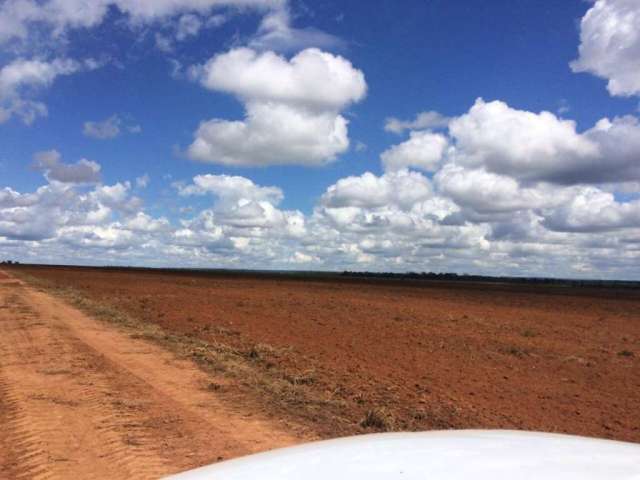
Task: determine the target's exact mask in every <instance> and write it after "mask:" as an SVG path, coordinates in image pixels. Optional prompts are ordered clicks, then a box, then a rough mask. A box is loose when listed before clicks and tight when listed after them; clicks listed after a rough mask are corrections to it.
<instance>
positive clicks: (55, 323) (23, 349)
mask: <svg viewBox="0 0 640 480" xmlns="http://www.w3.org/2000/svg"><path fill="white" fill-rule="evenodd" d="M211 381H212V379H211V377H210V376H209V375H207V374H205V373H204V372H202V371H201V370H200V369H198V368H197V367H196V366H195V365H193V363H192V362H190V361H185V360H180V359H177V358H176V357H175V355H173V354H171V353H168V352H167V351H165V350H163V349H162V348H160V347H158V346H156V345H153V344H150V343H149V342H146V341H143V340H141V339H137V338H131V336H130V335H126V334H123V333H122V332H120V331H118V330H117V329H114V328H113V327H111V326H105V324H103V323H102V322H98V321H96V320H94V319H92V318H89V317H87V316H85V315H84V314H82V313H81V312H79V311H78V310H76V309H75V308H72V307H69V306H68V305H66V304H64V303H63V302H61V301H59V300H56V299H54V298H52V297H50V296H48V295H46V294H43V293H41V292H36V291H34V290H33V289H32V288H29V287H27V286H25V285H24V284H22V283H21V282H19V281H16V280H15V279H12V278H11V277H8V276H6V275H4V274H3V273H2V272H0V425H1V426H2V428H0V478H3V479H4V478H6V479H19V478H25V479H26V478H28V479H66V478H87V479H88V478H110V479H116V478H127V479H129V478H131V479H146V478H149V479H151V478H159V477H160V476H163V475H165V474H169V473H174V472H178V471H182V470H185V469H189V468H192V467H194V466H198V465H202V464H206V463H211V462H214V461H216V460H219V459H221V458H230V457H235V456H238V455H243V454H247V453H251V452H256V451H260V450H264V449H268V448H273V447H275V446H284V445H288V444H292V443H296V442H299V441H300V440H301V438H304V437H303V436H301V435H296V433H295V432H296V430H295V428H292V426H291V425H287V424H286V423H283V422H275V421H273V420H270V419H267V418H265V417H260V416H259V415H254V414H253V413H252V412H251V411H248V410H245V409H244V408H241V406H233V405H230V404H229V403H223V402H221V401H220V399H219V398H218V395H217V394H216V393H215V392H213V391H211V388H210V385H211Z"/></svg>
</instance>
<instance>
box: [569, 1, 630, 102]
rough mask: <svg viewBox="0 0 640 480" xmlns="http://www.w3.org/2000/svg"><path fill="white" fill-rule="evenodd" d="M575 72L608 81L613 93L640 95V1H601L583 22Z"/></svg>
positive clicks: (573, 67)
mask: <svg viewBox="0 0 640 480" xmlns="http://www.w3.org/2000/svg"><path fill="white" fill-rule="evenodd" d="M579 53H580V55H579V57H578V59H577V60H575V61H573V62H572V63H571V68H572V69H573V71H574V72H589V73H592V74H594V75H597V76H598V77H602V78H604V79H606V80H607V82H608V83H607V89H608V90H609V93H611V95H618V96H630V95H640V2H638V1H637V0H597V1H596V2H595V3H594V4H593V6H592V7H591V8H590V9H589V10H588V11H587V13H586V14H585V16H584V17H583V18H582V21H581V23H580V48H579Z"/></svg>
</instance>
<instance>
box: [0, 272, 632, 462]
mask: <svg viewBox="0 0 640 480" xmlns="http://www.w3.org/2000/svg"><path fill="white" fill-rule="evenodd" d="M10 271H11V273H12V274H13V275H16V276H20V278H23V279H25V280H26V281H28V282H29V283H30V284H32V285H36V286H38V287H40V288H43V289H45V290H46V291H47V292H49V293H54V294H55V295H56V297H57V298H60V299H63V300H65V301H66V302H67V303H72V304H74V305H76V306H77V307H79V308H80V309H82V310H83V311H85V312H86V313H89V314H90V315H91V317H95V318H99V319H101V320H104V321H107V322H112V324H114V325H116V326H118V328H114V327H113V326H109V325H108V324H105V323H104V322H103V323H102V326H101V327H99V328H101V329H103V330H104V331H105V332H108V333H109V334H110V335H119V336H120V337H118V338H119V339H121V338H125V339H127V340H128V341H136V342H142V343H141V344H140V346H139V347H137V348H140V349H147V350H146V351H147V352H148V353H146V354H145V355H144V356H143V357H142V358H145V359H146V361H147V362H150V361H154V360H153V359H154V358H155V357H158V358H165V357H162V355H164V356H166V355H170V356H171V354H168V353H167V351H171V352H173V353H174V354H177V355H178V356H180V357H181V358H191V359H192V360H194V361H195V362H197V363H198V364H199V366H200V367H201V369H200V370H199V375H204V377H202V382H201V385H200V390H199V392H200V394H201V395H202V394H203V391H204V392H205V393H206V394H207V395H208V396H207V399H210V401H212V402H215V405H216V406H213V407H212V406H211V405H209V404H207V403H206V402H203V403H202V405H201V406H200V407H198V408H200V410H201V412H202V415H205V414H208V415H213V414H215V412H216V411H217V410H218V409H220V412H222V413H223V415H222V417H223V418H220V417H219V416H218V417H217V420H216V419H215V418H214V419H213V420H212V421H211V424H213V425H218V427H217V428H223V429H227V431H229V432H231V433H233V432H234V431H235V428H234V427H229V425H233V424H232V423H230V422H232V420H233V419H234V418H240V419H242V418H244V417H243V414H244V415H246V414H247V413H252V414H253V415H254V416H255V417H256V418H259V419H261V420H260V421H261V422H266V423H262V425H263V428H265V429H266V432H267V433H264V435H263V434H262V433H261V434H260V435H258V438H262V439H264V441H263V442H262V443H260V444H252V445H249V446H247V444H246V443H245V444H244V446H242V447H237V448H236V449H235V450H234V449H228V450H225V449H224V447H223V446H220V445H219V443H218V444H216V443H212V444H211V445H210V446H209V448H208V450H207V448H206V445H205V446H203V443H198V442H197V441H194V442H193V447H191V448H192V451H193V452H197V453H196V455H197V458H196V459H194V460H193V461H192V462H191V463H192V464H201V463H205V462H206V461H212V460H215V459H216V458H217V456H218V455H219V454H218V453H217V452H218V451H225V452H226V455H223V456H225V458H226V457H228V456H230V455H235V454H240V453H244V452H245V451H249V450H258V449H263V448H268V447H274V446H276V445H278V444H286V443H291V442H294V441H299V440H301V439H309V438H316V437H332V436H338V435H346V434H353V433H363V432H371V431H380V430H403V429H410V430H422V429H434V428H516V429H527V430H542V431H552V432H565V433H572V434H580V435H589V436H598V437H604V438H614V439H619V440H628V441H636V442H640V414H638V412H640V362H639V359H638V357H639V356H640V294H639V292H638V290H633V289H610V288H573V287H552V286H535V287H532V286H526V285H504V284H469V283H435V282H422V283H421V282H409V281H383V280H379V281H367V280H363V279H351V280H349V279H339V278H333V279H329V278H324V279H323V278H308V279H294V278H288V277H278V276H256V275H253V276H252V275H237V274H236V275H228V274H226V275H225V274H211V273H207V274H205V273H197V272H163V271H144V270H104V269H78V268H44V267H20V268H15V269H12V270H10ZM33 295H36V293H35V292H34V293H33ZM37 295H42V294H41V293H37ZM48 298H50V297H48ZM3 301H4V302H5V304H6V303H7V300H6V299H5V300H3ZM43 302H44V300H43ZM56 302H57V303H56V304H61V303H60V301H59V300H56ZM45 306H46V305H42V308H45ZM9 308H18V309H19V308H21V307H19V306H17V307H9ZM61 308H62V307H61ZM67 308H68V307H67ZM0 312H3V310H0ZM0 315H2V313H0ZM25 315H27V314H26V313H25ZM58 316H59V317H60V318H63V316H60V315H58ZM3 318H6V316H5V317H3ZM40 318H41V316H40ZM85 318H87V319H88V320H87V321H89V320H91V319H90V318H89V317H85ZM38 321H41V320H38ZM91 321H93V320H91ZM24 322H26V324H28V323H29V322H33V320H29V319H26V320H24ZM94 324H95V325H96V326H95V327H94V328H98V325H101V324H98V323H95V322H94ZM1 325H3V327H2V328H5V325H6V322H3V323H2V324H1ZM12 328H16V327H15V326H14V327H12ZM24 328H27V327H26V326H25V327H24ZM29 328H33V329H35V331H36V332H38V331H39V330H38V329H40V328H41V329H43V332H47V335H54V334H55V335H62V333H60V332H64V331H65V330H64V329H60V332H59V331H58V329H57V327H56V326H55V324H54V325H51V326H46V327H38V326H34V327H29ZM64 328H66V326H65V327H64ZM81 330H83V329H81V328H77V329H76V330H75V331H76V332H78V331H81ZM123 332H127V333H128V335H124V334H123ZM30 335H35V334H34V333H31V334H30ZM78 335H79V334H78ZM132 337H133V338H132ZM8 339H9V340H8ZM16 341H17V340H15V339H13V337H8V336H7V335H6V334H5V331H3V332H2V340H1V343H2V345H3V350H2V355H3V356H2V376H3V378H7V373H6V372H7V367H6V366H5V365H6V363H5V362H6V360H5V359H6V358H12V357H10V355H11V354H8V353H6V352H7V349H8V348H11V347H10V346H8V345H10V344H12V343H14V342H16ZM60 341H61V340H58V339H55V340H49V341H47V339H46V338H42V339H39V338H32V339H31V340H30V343H29V345H30V347H27V346H25V347H24V348H22V349H19V350H20V351H21V352H22V353H20V355H22V357H23V360H22V361H24V362H27V363H28V360H29V359H31V361H35V360H37V359H38V358H40V356H41V355H50V357H51V362H53V359H54V357H56V355H54V354H51V353H47V350H48V349H51V348H53V346H55V345H56V344H57V343H59V342H60ZM120 341H121V340H118V341H116V340H115V339H114V340H113V341H112V346H113V348H114V349H118V348H119V349H125V347H121V346H119V345H120V344H119V342H120ZM98 344H101V342H97V343H96V345H95V346H94V348H97V345H98ZM143 345H144V346H143ZM149 349H152V350H149ZM132 350H133V349H132ZM17 354H18V353H16V352H14V353H13V354H12V355H17ZM7 355H9V357H7ZM125 357H126V355H125V354H123V355H122V358H125ZM134 358H135V357H134ZM171 358H173V356H172V357H171ZM165 361H166V360H159V361H158V362H157V363H163V362H165ZM172 361H175V362H177V361H179V360H172ZM188 364H189V362H182V363H181V365H183V367H182V368H188V367H187V365H188ZM73 365H74V366H73V368H75V369H76V370H74V371H75V372H86V371H88V372H89V373H90V372H91V371H92V369H96V368H97V369H98V370H97V371H98V372H100V371H101V370H100V368H101V367H97V366H96V365H98V364H97V363H94V361H90V362H88V361H86V360H78V361H76V362H75V364H73ZM33 368H34V369H37V368H45V367H44V366H42V365H41V366H38V365H37V363H36V364H34V366H33ZM51 368H53V369H54V370H55V369H63V370H64V369H65V368H67V367H64V366H56V365H54V366H52V367H51ZM154 368H155V367H154ZM189 368H192V367H189ZM143 370H144V369H142V368H141V369H140V372H139V374H138V376H136V377H131V378H128V379H127V382H128V384H129V385H130V388H132V389H133V390H132V392H133V391H135V389H136V388H143V387H145V386H150V387H154V386H155V384H160V383H161V382H162V381H164V380H163V379H165V376H166V375H165V373H163V372H162V371H160V372H158V373H157V374H155V376H154V377H153V378H151V379H149V378H148V376H147V375H149V374H150V372H151V371H152V370H154V369H153V368H148V369H147V370H146V371H143ZM43 375H44V374H43ZM82 375H85V373H82ZM51 376H52V377H55V376H53V375H51ZM169 376H170V375H169ZM61 378H66V377H64V376H62V377H61ZM70 378H71V379H72V380H73V379H76V380H78V378H79V377H78V373H76V374H75V375H72V376H71V377H70ZM212 378H213V380H211V379H212ZM39 381H40V380H39ZM123 381H124V380H123ZM6 384H7V382H6V380H5V382H4V384H3V385H6ZM202 384H204V385H205V388H204V390H203V388H202ZM25 387H28V386H25ZM6 388H7V387H6V386H5V387H3V389H4V390H2V389H0V391H5V390H6ZM28 388H32V389H35V388H36V386H35V384H34V385H32V386H31V387H28ZM78 388H80V387H78ZM123 388H124V387H123V386H121V385H120V384H118V383H117V382H115V383H112V384H109V385H107V386H105V388H104V389H102V390H104V391H105V392H109V394H110V395H111V399H110V400H109V401H110V402H111V403H108V402H107V404H108V406H109V408H115V407H113V405H114V402H119V401H121V400H123V399H124V398H121V396H122V397H126V395H128V394H126V391H127V390H126V389H125V390H122V389H123ZM145 388H146V387H145ZM45 390H46V389H44V390H43V391H42V392H41V391H40V390H33V391H34V392H35V395H39V394H40V395H45V396H46V395H51V394H50V393H47V392H46V391H45ZM102 390H101V391H102ZM121 392H125V393H121ZM4 396H5V398H6V393H5V395H4ZM131 398H134V399H135V398H138V399H139V398H144V397H140V395H139V394H137V395H133V396H132V397H131ZM71 400H72V401H75V402H79V400H75V399H73V398H72V399H71ZM13 401H14V402H15V400H13ZM36 401H37V400H31V402H32V403H33V402H36ZM3 402H6V400H3ZM18 403H20V402H18ZM80 403H81V402H80ZM172 405H173V406H172V407H171V409H169V410H170V413H171V415H180V414H181V412H182V411H183V409H184V407H183V405H184V404H179V403H174V404H172ZM60 408H62V407H60ZM68 408H72V407H68ZM73 408H79V407H77V406H76V407H73ZM5 410H6V408H5ZM228 412H231V414H230V413H228ZM241 412H244V413H241ZM10 414H11V413H10ZM168 414H169V411H167V415H168ZM5 415H6V413H5ZM227 416H229V418H230V419H231V420H227ZM161 417H162V415H160V414H159V415H157V416H155V417H154V418H161ZM14 418H15V414H14ZM276 419H277V420H276ZM216 422H218V423H216ZM283 422H285V423H283ZM140 423H141V424H142V425H143V426H145V425H147V423H144V422H140ZM136 424H137V423H136ZM283 426H284V433H283ZM127 428H128V427H126V425H125V426H122V428H121V430H120V435H124V436H125V438H126V435H127V433H126V432H127ZM136 428H137V427H136ZM140 428H142V427H140ZM163 428H164V427H163ZM166 428H167V429H168V430H167V431H171V428H172V427H166ZM193 428H194V429H195V428H196V427H195V426H193ZM207 428H213V427H209V426H207ZM133 431H135V430H133ZM194 431H196V432H197V429H196V430H194ZM181 435H184V436H185V437H186V438H185V437H182V440H183V441H185V442H186V441H187V439H188V438H189V435H191V433H189V432H188V431H185V432H183V433H182V434H181ZM212 437H213V438H218V439H220V438H226V437H225V434H218V435H216V434H212ZM239 437H240V438H251V435H249V436H248V437H245V436H244V435H243V434H240V435H239ZM1 438H2V436H1V435H0V441H2V440H1ZM145 438H146V437H145ZM269 438H273V441H272V440H269ZM270 442H272V443H270ZM204 443H206V442H204ZM249 443H251V441H250V442H249ZM143 444H148V442H147V441H144V442H143ZM0 445H1V444H0ZM186 445H188V442H187V443H186ZM178 448H179V446H177V444H176V446H174V445H169V446H168V447H166V450H165V451H164V453H165V454H166V455H170V456H171V455H174V453H173V452H174V449H176V450H175V451H179V450H177V449H178ZM180 448H188V447H180ZM203 448H204V450H203ZM180 452H182V451H180ZM205 452H206V453H205ZM180 455H181V453H180V454H175V457H174V458H177V457H179V456H180ZM207 455H208V456H207ZM161 456H162V455H161ZM5 462H6V461H5ZM183 463H184V464H186V463H189V462H187V461H185V462H183Z"/></svg>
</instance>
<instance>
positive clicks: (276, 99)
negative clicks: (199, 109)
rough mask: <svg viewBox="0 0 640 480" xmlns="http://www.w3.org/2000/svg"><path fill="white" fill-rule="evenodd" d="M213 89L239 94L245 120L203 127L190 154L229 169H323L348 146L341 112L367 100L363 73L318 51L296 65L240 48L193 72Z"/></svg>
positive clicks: (293, 60)
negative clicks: (280, 166) (284, 166)
mask: <svg viewBox="0 0 640 480" xmlns="http://www.w3.org/2000/svg"><path fill="white" fill-rule="evenodd" d="M191 76H192V77H193V78H194V79H196V80H198V81H199V82H200V83H201V84H202V85H203V86H205V87H206V88H209V89H212V90H218V91H222V92H227V93H231V94H233V95H236V96H237V97H238V98H239V99H240V100H241V101H242V102H243V103H244V104H245V108H246V118H245V119H244V121H228V120H223V119H212V120H209V121H206V122H203V123H202V124H201V125H200V127H199V129H198V131H197V132H196V134H195V139H194V142H193V143H192V144H191V146H190V147H189V149H188V154H189V156H190V157H191V158H192V159H194V160H198V161H203V162H210V163H221V164H226V165H273V164H302V165H322V164H325V163H328V162H331V161H333V160H335V158H336V157H337V155H339V154H340V153H343V152H344V151H346V150H347V148H348V147H349V138H348V134H347V123H348V122H347V120H346V119H345V118H344V117H343V116H342V115H340V113H339V112H340V111H341V110H342V109H344V108H346V107H347V106H348V105H350V104H351V103H354V102H358V101H360V100H361V99H362V98H363V97H364V95H365V94H366V88H367V86H366V83H365V80H364V75H363V74H362V72H361V71H359V70H357V69H355V68H354V67H353V66H352V65H351V63H350V62H349V61H347V60H346V59H344V58H342V57H340V56H336V55H332V54H330V53H326V52H322V51H320V50H318V49H315V48H311V49H307V50H303V51H302V52H300V53H298V54H297V55H295V56H294V57H292V58H291V59H286V58H285V57H283V56H280V55H278V54H275V53H274V52H263V53H258V52H256V51H254V50H251V49H248V48H238V49H235V50H231V51H230V52H227V53H224V54H220V55H216V56H215V57H213V58H212V59H211V60H209V61H208V62H207V63H206V64H204V65H201V66H196V67H193V68H192V69H191Z"/></svg>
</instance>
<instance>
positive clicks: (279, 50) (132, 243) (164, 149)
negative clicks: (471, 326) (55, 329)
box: [0, 0, 640, 280]
mask: <svg viewBox="0 0 640 480" xmlns="http://www.w3.org/2000/svg"><path fill="white" fill-rule="evenodd" d="M0 259H11V260H17V261H20V262H29V263H53V264H82V265H132V266H154V267H201V268H242V269H246V268H248V269H278V270H282V269H285V270H359V271H363V270H367V271H397V272H407V271H418V272H420V271H432V272H456V273H460V274H462V273H469V274H485V275H511V276H542V277H563V278H603V279H627V280H640V2H638V1H637V0H591V1H585V0H563V1H562V2H558V1H555V0H543V1H540V0H492V1H490V2H477V1H471V0H403V1H402V2H398V1H396V0H379V1H377V2H363V1H359V0H358V1H356V0H344V1H321V0H318V1H314V2H311V1H309V0H306V1H301V0H0Z"/></svg>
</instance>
